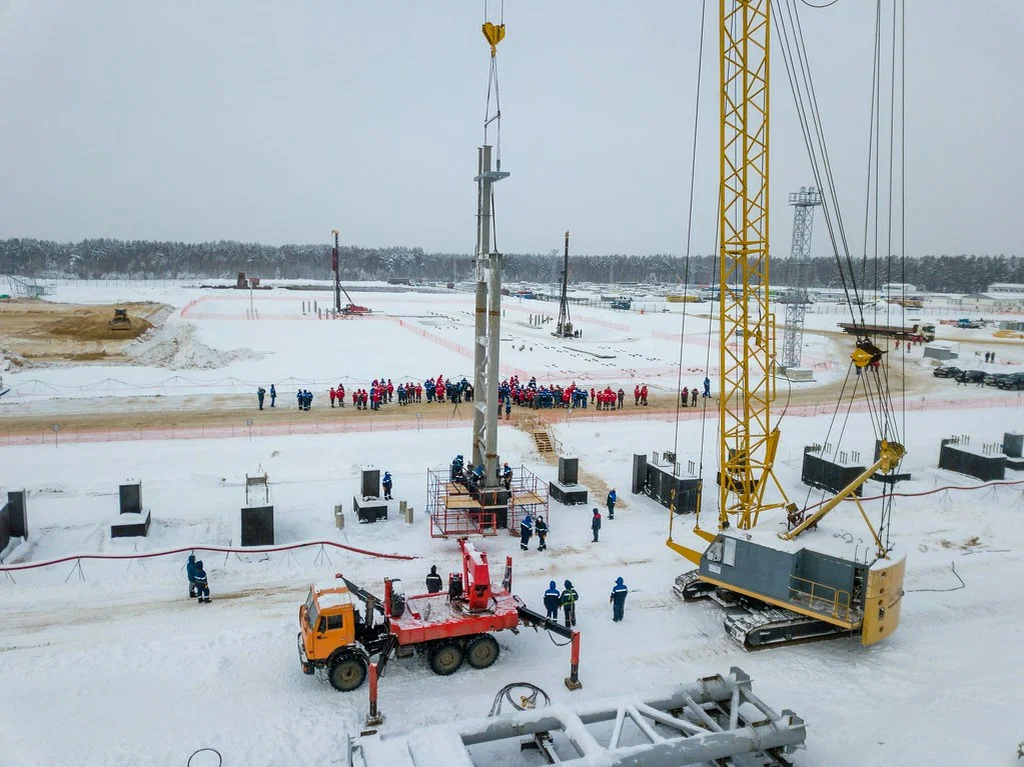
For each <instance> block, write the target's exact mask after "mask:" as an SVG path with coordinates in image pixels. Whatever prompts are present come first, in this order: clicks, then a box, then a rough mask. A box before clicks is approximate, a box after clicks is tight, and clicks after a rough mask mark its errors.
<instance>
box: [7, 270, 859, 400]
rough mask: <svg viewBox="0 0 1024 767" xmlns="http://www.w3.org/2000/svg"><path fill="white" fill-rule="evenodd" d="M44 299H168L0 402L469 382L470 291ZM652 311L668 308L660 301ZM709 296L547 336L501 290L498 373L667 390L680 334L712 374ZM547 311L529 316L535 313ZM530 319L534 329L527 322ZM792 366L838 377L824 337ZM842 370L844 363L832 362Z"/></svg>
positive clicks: (582, 321)
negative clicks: (83, 358)
mask: <svg viewBox="0 0 1024 767" xmlns="http://www.w3.org/2000/svg"><path fill="white" fill-rule="evenodd" d="M53 291H54V292H53V294H52V296H50V297H49V298H52V299H53V300H58V301H68V302H88V303H99V302H116V301H124V300H128V299H129V298H130V299H131V300H135V301H143V300H149V301H159V302H163V303H167V304H169V305H170V306H172V307H174V308H175V311H174V312H173V313H172V314H171V316H170V317H169V318H168V320H167V323H166V324H165V326H164V327H163V328H162V329H161V330H159V331H155V332H153V333H152V334H150V335H149V337H147V338H144V339H142V340H140V341H139V342H138V343H137V344H133V345H132V348H131V351H130V353H129V356H130V362H131V364H129V365H109V364H108V365H103V364H89V365H80V364H79V365H75V366H66V367H33V368H27V369H24V370H21V371H10V372H8V373H6V374H5V375H4V383H5V385H6V386H9V387H11V392H10V393H9V394H8V395H7V396H6V397H5V398H4V399H2V400H0V405H3V404H4V403H5V402H8V403H9V402H11V401H16V402H21V403H25V402H33V401H38V400H41V399H52V398H55V397H56V398H72V397H74V398H82V397H99V396H104V397H109V396H152V395H156V394H161V395H168V394H236V393H243V392H244V393H252V392H253V391H254V389H255V388H256V387H257V386H260V385H262V386H264V387H269V385H270V384H271V383H274V384H276V385H277V388H278V389H279V390H281V391H282V392H289V391H294V390H295V389H296V388H298V387H303V388H308V389H311V390H314V391H319V390H323V389H326V388H327V387H329V386H330V385H331V384H332V383H337V382H339V381H341V382H344V383H345V384H346V387H347V388H351V386H352V385H353V384H358V385H362V386H367V385H368V384H369V382H370V381H371V380H373V379H375V378H379V377H381V376H383V377H385V378H390V379H392V380H393V381H395V382H398V381H401V380H419V381H423V380H425V379H427V378H432V377H437V376H438V375H443V376H444V377H445V378H448V377H456V378H460V377H462V376H466V377H467V378H470V379H471V378H472V366H473V359H472V354H473V352H472V336H473V322H474V319H473V318H474V306H473V296H472V295H470V294H467V293H450V294H443V295H435V294H423V293H369V292H367V293H353V294H352V298H353V300H354V301H355V302H356V303H359V304H364V305H366V306H369V307H371V308H372V309H373V312H374V313H373V314H372V315H371V316H369V317H361V318H357V319H349V320H327V319H317V314H316V312H315V311H313V302H314V301H315V302H317V306H318V307H319V308H321V309H323V308H325V307H327V306H329V305H330V300H331V297H330V293H327V292H323V291H309V292H303V291H288V290H279V289H275V290H270V291H254V292H253V294H252V295H251V296H250V294H249V292H247V291H234V290H200V289H197V288H191V287H187V286H184V285H169V284H161V285H159V286H151V287H146V286H143V285H139V284H131V285H125V286H121V287H118V286H109V287H96V286H92V285H80V284H76V283H74V282H71V283H69V284H67V285H57V286H55V287H54V288H53ZM663 306H665V307H668V306H677V305H669V304H664V305H663ZM710 309H711V304H710V303H706V304H703V305H694V306H693V307H691V313H690V314H689V315H688V316H687V317H686V325H685V332H681V331H682V330H683V324H682V322H683V318H682V316H681V315H679V314H675V313H672V312H655V313H643V314H640V313H635V312H614V311H611V310H607V309H602V308H591V307H573V309H572V316H573V320H574V322H575V324H576V327H577V328H579V329H580V330H582V332H583V337H582V338H579V339H566V340H557V339H555V338H554V337H553V336H552V335H551V331H552V328H553V326H554V318H557V315H558V305H557V304H556V303H552V302H545V301H533V300H525V299H522V298H517V297H511V298H506V299H505V301H504V302H503V311H504V322H503V326H502V349H501V366H502V372H503V374H504V375H514V374H518V375H519V376H520V377H525V378H527V379H528V378H529V377H530V376H531V375H535V376H537V379H538V381H540V382H541V383H549V382H550V383H557V384H561V385H567V384H568V383H570V382H571V381H573V380H575V381H578V382H581V383H582V382H587V383H588V384H590V385H598V384H601V385H604V384H613V385H616V386H620V385H621V386H624V387H627V388H632V387H633V386H634V385H635V384H638V383H646V384H647V385H648V386H649V387H650V388H651V389H652V391H659V390H660V391H674V390H675V388H676V382H677V374H678V364H679V348H680V343H679V341H680V338H681V337H682V338H684V340H685V343H684V344H683V379H684V385H689V386H693V385H695V384H699V383H700V381H702V380H703V378H704V375H705V373H707V372H709V373H710V375H711V377H712V378H714V377H715V375H716V374H717V369H718V362H717V354H716V353H712V354H710V356H709V353H708V352H709V343H710V345H711V346H710V348H711V349H712V350H713V349H715V348H717V344H718V332H717V323H712V322H711V321H709V319H708V316H707V312H708V311H710ZM540 317H544V318H547V321H546V322H545V323H544V324H539V322H540V320H539V319H538V318H540ZM531 323H536V324H531ZM804 340H805V347H804V364H805V366H807V367H810V368H813V369H814V371H815V379H816V381H817V382H818V383H824V382H827V381H830V380H834V378H835V377H836V376H837V375H838V374H839V373H838V370H837V369H836V365H835V360H836V359H839V358H840V357H841V356H842V353H841V352H840V345H839V344H838V343H837V341H836V340H835V339H833V338H829V337H825V336H817V335H811V334H808V335H807V336H805V339H804ZM839 367H841V368H842V369H844V370H845V364H842V365H840V366H839Z"/></svg>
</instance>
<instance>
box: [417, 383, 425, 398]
mask: <svg viewBox="0 0 1024 767" xmlns="http://www.w3.org/2000/svg"><path fill="white" fill-rule="evenodd" d="M416 401H417V402H422V401H423V384H416Z"/></svg>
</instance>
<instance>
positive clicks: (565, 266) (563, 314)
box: [551, 232, 573, 338]
mask: <svg viewBox="0 0 1024 767" xmlns="http://www.w3.org/2000/svg"><path fill="white" fill-rule="evenodd" d="M551 335H553V336H554V337H555V338H572V337H573V328H572V317H570V316H569V233H568V232H566V233H565V258H564V260H563V261H562V296H561V299H560V300H559V304H558V324H556V325H555V332H554V333H552V334H551Z"/></svg>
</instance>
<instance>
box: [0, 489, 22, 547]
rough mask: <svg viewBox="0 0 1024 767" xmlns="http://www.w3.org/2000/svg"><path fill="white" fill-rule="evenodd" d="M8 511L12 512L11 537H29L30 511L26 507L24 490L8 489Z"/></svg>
mask: <svg viewBox="0 0 1024 767" xmlns="http://www.w3.org/2000/svg"><path fill="white" fill-rule="evenodd" d="M7 511H8V513H9V514H10V522H11V537H13V538H28V511H27V510H26V508H25V491H24V490H10V491H8V493H7ZM0 548H2V547H0Z"/></svg>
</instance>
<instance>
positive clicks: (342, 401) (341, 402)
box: [334, 384, 345, 407]
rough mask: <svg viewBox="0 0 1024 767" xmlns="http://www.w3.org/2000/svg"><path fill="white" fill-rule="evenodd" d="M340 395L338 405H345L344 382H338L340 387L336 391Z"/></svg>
mask: <svg viewBox="0 0 1024 767" xmlns="http://www.w3.org/2000/svg"><path fill="white" fill-rule="evenodd" d="M334 393H335V394H337V395H338V407H345V387H344V386H343V385H342V384H338V388H337V389H335V391H334Z"/></svg>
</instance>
